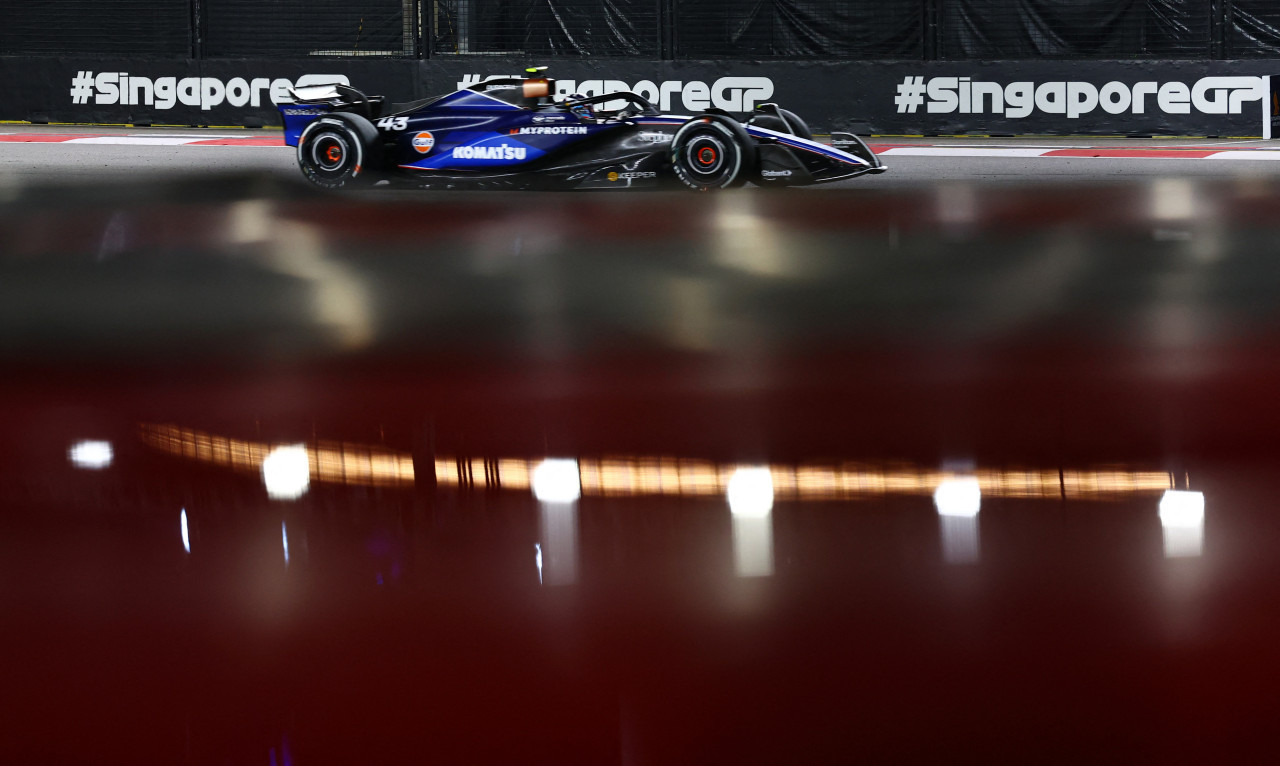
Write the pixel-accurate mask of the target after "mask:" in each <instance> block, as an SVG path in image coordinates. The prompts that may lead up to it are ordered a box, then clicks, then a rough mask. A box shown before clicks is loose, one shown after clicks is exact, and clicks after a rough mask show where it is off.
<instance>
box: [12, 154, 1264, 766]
mask: <svg viewBox="0 0 1280 766" xmlns="http://www.w3.org/2000/svg"><path fill="white" fill-rule="evenodd" d="M1277 192H1280V186H1278V185H1276V184H1273V183H1270V182H1268V181H1265V180H1258V179H1252V180H1239V181H1220V182H1194V183H1193V182H1191V181H1187V180H1185V179H1158V180H1154V181H1151V182H1149V183H1132V184H1114V185H1097V186H1089V187H1081V186H1076V187H1064V186H1056V187H1051V188H1036V187H1034V186H1012V187H1010V186H1005V187H1000V188H994V189H993V188H984V187H980V186H974V185H969V184H963V183H949V184H942V185H939V186H937V187H936V188H932V189H905V190H904V189H897V190H891V191H887V192H886V191H883V190H879V191H877V190H875V189H871V188H868V189H865V190H858V191H849V192H845V191H812V192H806V191H801V192H794V193H782V194H768V193H761V192H758V191H755V192H743V193H734V194H724V195H718V196H714V195H712V196H692V195H686V194H676V195H665V194H644V195H625V196H624V195H618V196H612V195H598V196H593V195H577V194H559V195H533V194H522V195H490V194H457V195H449V196H442V195H421V196H412V197H409V196H404V197H390V198H389V197H388V196H386V195H376V194H375V195H370V196H367V197H351V196H346V197H331V196H314V195H312V194H310V193H308V192H306V191H305V190H301V189H299V188H297V187H295V186H292V185H287V184H286V185H281V184H280V182H279V181H278V180H273V179H271V178H254V177H228V178H222V179H219V180H216V181H213V182H210V181H208V180H201V181H199V182H180V181H175V182H173V183H166V184H162V185H154V186H141V185H140V186H133V187H126V188H116V187H96V188H94V187H85V188H80V189H60V190H47V191H43V192H42V191H40V190H35V191H31V192H24V193H21V194H16V193H15V194H14V195H12V198H11V199H9V200H8V201H7V202H6V203H5V204H4V206H3V207H2V208H0V241H3V242H4V243H5V245H4V247H3V250H2V251H0V353H2V354H3V369H4V370H5V374H4V376H3V378H0V614H3V615H4V617H3V623H2V624H0V627H2V628H3V631H4V633H5V635H6V636H7V640H6V644H7V648H8V650H9V651H8V652H6V660H5V661H4V664H3V665H0V667H2V668H3V672H2V673H0V675H2V676H3V678H4V681H3V684H2V686H0V688H2V689H3V691H0V699H3V700H4V703H5V715H6V717H7V719H8V721H9V723H10V725H9V726H7V727H5V728H6V732H5V733H3V734H0V761H5V762H29V761H33V760H36V759H40V760H45V761H52V762H92V763H130V764H136V763H150V762H162V763H211V764H213V763H216V764H222V763H260V764H286V763H287V764H300V765H305V764H311V763H333V762H344V763H361V764H370V763H388V762H392V761H406V760H408V761H439V762H448V763H458V762H480V761H487V762H503V763H508V762H515V761H519V762H524V763H531V762H532V763H544V762H545V763H565V762H590V763H626V764H647V763H656V764H669V763H720V762H731V761H740V762H741V761H750V762H755V761H759V762H770V763H779V762H793V763H804V762H834V761H851V760H866V759H875V760H892V761H906V760H916V759H924V758H930V759H933V758H936V757H940V756H947V755H951V756H957V755H958V756H961V757H972V758H977V757H983V756H986V757H991V756H994V757H1002V758H1034V759H1035V760H1037V761H1053V760H1061V761H1078V760H1079V759H1080V758H1081V757H1090V758H1097V756H1098V755H1099V754H1100V753H1105V754H1106V756H1109V757H1114V758H1116V759H1120V758H1127V759H1130V760H1132V759H1135V758H1136V759H1142V760H1148V759H1155V758H1157V757H1164V758H1173V759H1190V758H1197V759H1202V758H1204V757H1218V758H1221V757H1223V756H1224V755H1225V756H1230V755H1233V754H1243V753H1245V752H1249V751H1250V750H1251V749H1252V748H1253V747H1255V746H1257V745H1259V744H1260V743H1261V742H1262V741H1263V740H1262V737H1263V733H1264V732H1265V731H1266V730H1267V727H1266V724H1265V723H1264V722H1266V721H1269V719H1270V717H1271V716H1270V713H1271V711H1272V710H1273V709H1274V706H1275V703H1276V701H1277V699H1276V698H1277V697H1280V693H1277V692H1276V691H1275V688H1276V681H1277V680H1280V658H1278V657H1277V656H1276V654H1275V653H1274V651H1273V650H1272V647H1273V646H1274V645H1275V643H1276V641H1277V640H1280V618H1277V617H1276V616H1275V614H1274V613H1273V610H1271V609H1270V608H1269V604H1270V602H1271V601H1273V600H1274V599H1275V598H1276V597H1277V596H1278V595H1280V563H1277V562H1280V556H1277V553H1280V517H1278V516H1276V515H1275V514H1273V513H1272V509H1271V502H1270V496H1269V491H1270V490H1271V489H1272V486H1271V485H1272V484H1273V483H1274V482H1273V477H1274V476H1275V475H1276V469H1277V467H1278V462H1280V452H1278V451H1277V450H1276V448H1275V446H1273V445H1274V438H1273V434H1275V433H1276V432H1277V430H1280V428H1278V427H1280V403H1277V402H1276V398H1275V397H1274V396H1273V395H1272V393H1273V392H1274V391H1275V390H1277V387H1278V386H1280V362H1277V354H1276V351H1277V350H1278V349H1280V313H1278V312H1277V303H1276V299H1275V296H1276V295H1277V294H1280V259H1278V258H1277V257H1276V252H1275V250H1276V247H1275V245H1274V242H1275V241H1276V239H1277V237H1276V235H1277V221H1280V202H1277V200H1278V199H1280V197H1278V196H1277ZM547 458H552V459H553V460H551V461H547V460H546V459H547ZM1170 489H1172V490H1174V492H1173V493H1170V494H1167V493H1166V492H1167V490H1170ZM1198 493H1203V494H1198ZM1201 502H1202V503H1203V505H1198V503H1201Z"/></svg>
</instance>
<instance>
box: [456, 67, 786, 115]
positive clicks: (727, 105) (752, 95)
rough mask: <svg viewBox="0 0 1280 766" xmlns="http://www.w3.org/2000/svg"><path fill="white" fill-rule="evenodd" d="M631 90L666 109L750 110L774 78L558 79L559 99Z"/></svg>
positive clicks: (468, 82) (467, 81)
mask: <svg viewBox="0 0 1280 766" xmlns="http://www.w3.org/2000/svg"><path fill="white" fill-rule="evenodd" d="M509 76H511V75H479V74H469V75H464V76H463V78H462V80H461V81H459V82H458V88H459V89H462V88H469V87H471V86H472V85H476V84H477V83H481V82H484V81H486V80H492V79H496V78H505V77H509ZM618 91H631V92H632V93H635V94H637V95H640V96H644V97H645V98H647V99H648V100H650V101H652V102H653V103H654V104H656V105H657V107H658V108H659V109H661V110H662V111H664V112H666V111H670V110H671V109H672V108H683V109H685V110H687V111H690V112H704V111H706V110H707V109H710V108H711V107H716V108H719V109H724V110H725V111H728V112H750V111H751V110H752V109H755V108H756V104H758V103H760V102H762V101H767V100H768V99H769V98H771V97H772V96H773V80H770V79H769V78H768V77H721V78H720V79H718V80H716V81H715V82H711V83H708V82H704V81H702V80H690V81H688V82H686V81H684V80H663V81H662V82H655V81H654V80H641V81H640V82H637V83H635V84H634V85H628V84H627V83H626V82H623V81H622V80H582V81H581V82H579V81H577V80H556V92H555V95H556V98H566V97H568V96H570V95H572V94H575V93H577V94H580V95H583V96H601V95H604V94H606V93H616V92H618ZM625 103H626V102H625V101H610V102H609V103H607V104H603V105H601V108H603V109H618V108H621V107H622V106H623V105H624V104H625Z"/></svg>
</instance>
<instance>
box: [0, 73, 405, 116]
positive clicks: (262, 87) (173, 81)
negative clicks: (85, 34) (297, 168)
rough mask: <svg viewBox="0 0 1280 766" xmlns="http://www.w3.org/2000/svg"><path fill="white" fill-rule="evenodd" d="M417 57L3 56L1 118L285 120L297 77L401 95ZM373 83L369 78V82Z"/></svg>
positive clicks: (299, 82) (392, 96) (394, 96)
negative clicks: (281, 110) (279, 107)
mask: <svg viewBox="0 0 1280 766" xmlns="http://www.w3.org/2000/svg"><path fill="white" fill-rule="evenodd" d="M415 63H416V62H405V61H395V60H386V59H359V58H356V59H337V58H321V57H316V58H309V59H300V60H296V59H284V60H281V59H227V60H219V61H194V60H190V59H133V60H131V59H119V58H83V59H82V58H58V59H47V58H13V57H2V58H0V81H3V82H4V83H5V93H6V98H5V99H4V100H3V102H0V119H4V120H28V121H32V122H72V123H103V124H143V125H249V126H262V125H279V124H280V115H279V114H278V113H277V112H276V104H278V103H280V102H282V101H284V100H287V99H288V91H287V89H288V88H289V87H290V86H292V85H305V84H307V83H319V82H350V83H352V84H359V85H363V86H364V87H366V88H369V89H370V90H371V92H375V93H383V94H385V95H386V96H387V97H388V98H389V99H392V100H396V101H402V100H409V99H411V98H413V97H414V94H415V93H417V92H418V90H419V88H418V86H417V83H416V82H415V78H416V76H417V74H418V72H417V68H416V66H415ZM366 83H367V84H366Z"/></svg>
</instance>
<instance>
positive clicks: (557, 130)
mask: <svg viewBox="0 0 1280 766" xmlns="http://www.w3.org/2000/svg"><path fill="white" fill-rule="evenodd" d="M511 132H512V133H520V134H522V135H527V136H585V135H586V134H587V126H586V125H551V126H547V127H542V126H535V127H532V128H520V129H519V130H515V129H512V131H511Z"/></svg>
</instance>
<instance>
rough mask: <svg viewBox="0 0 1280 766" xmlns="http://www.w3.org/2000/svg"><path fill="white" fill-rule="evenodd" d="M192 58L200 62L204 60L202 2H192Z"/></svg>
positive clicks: (192, 0)
mask: <svg viewBox="0 0 1280 766" xmlns="http://www.w3.org/2000/svg"><path fill="white" fill-rule="evenodd" d="M189 7H190V8H191V58H193V59H196V60H197V61H199V60H200V59H202V58H204V23H203V22H202V21H201V18H200V17H201V16H202V15H203V12H204V9H203V8H202V7H201V3H200V0H191V5H190V6H189Z"/></svg>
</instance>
